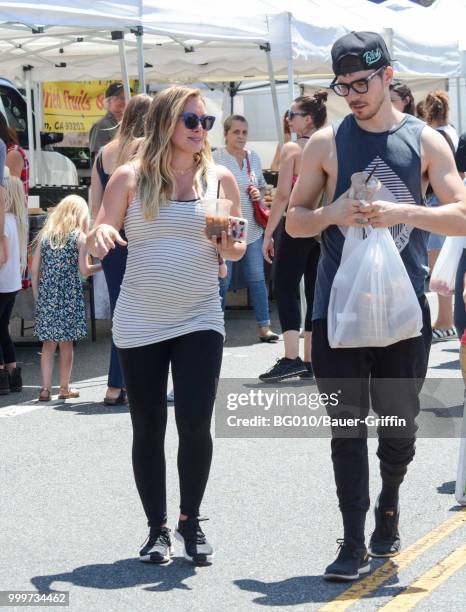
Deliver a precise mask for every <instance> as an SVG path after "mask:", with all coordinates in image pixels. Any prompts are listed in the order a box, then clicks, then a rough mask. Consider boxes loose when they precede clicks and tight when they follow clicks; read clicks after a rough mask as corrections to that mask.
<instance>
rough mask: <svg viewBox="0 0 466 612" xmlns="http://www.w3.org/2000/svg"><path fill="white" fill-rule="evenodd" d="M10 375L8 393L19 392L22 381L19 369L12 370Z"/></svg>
mask: <svg viewBox="0 0 466 612" xmlns="http://www.w3.org/2000/svg"><path fill="white" fill-rule="evenodd" d="M9 375H10V391H14V392H19V391H22V390H23V379H22V377H21V368H13V370H12V371H11V372H10V373H9Z"/></svg>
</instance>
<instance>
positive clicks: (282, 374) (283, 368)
mask: <svg viewBox="0 0 466 612" xmlns="http://www.w3.org/2000/svg"><path fill="white" fill-rule="evenodd" d="M306 372H307V368H306V366H305V365H304V361H303V360H302V359H301V357H296V359H288V357H282V358H281V359H277V361H276V362H275V365H273V366H272V367H271V368H270V370H267V372H264V374H261V375H260V376H259V379H260V380H262V381H263V382H271V383H273V382H279V381H280V380H285V379H287V378H295V377H296V376H299V375H300V374H305V373H306Z"/></svg>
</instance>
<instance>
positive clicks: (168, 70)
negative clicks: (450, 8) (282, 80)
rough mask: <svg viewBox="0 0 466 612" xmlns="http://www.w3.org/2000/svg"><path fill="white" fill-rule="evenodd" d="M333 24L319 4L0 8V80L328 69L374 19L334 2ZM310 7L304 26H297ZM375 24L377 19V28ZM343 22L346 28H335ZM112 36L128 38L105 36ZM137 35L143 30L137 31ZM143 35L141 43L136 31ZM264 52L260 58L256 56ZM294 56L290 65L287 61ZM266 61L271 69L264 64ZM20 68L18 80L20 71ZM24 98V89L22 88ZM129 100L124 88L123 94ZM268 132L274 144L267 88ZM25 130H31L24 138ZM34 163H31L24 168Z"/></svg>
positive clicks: (372, 11)
mask: <svg viewBox="0 0 466 612" xmlns="http://www.w3.org/2000/svg"><path fill="white" fill-rule="evenodd" d="M335 3H336V4H337V5H338V11H339V18H340V21H339V22H337V23H336V24H335V19H334V12H333V10H332V11H329V5H328V3H327V2H325V1H324V0H309V1H308V2H306V1H305V0H293V2H292V3H291V8H292V9H293V11H294V12H295V13H296V15H295V14H292V13H290V12H288V9H289V8H290V6H289V5H288V4H285V3H284V2H283V0H276V1H275V2H268V1H266V0H237V2H236V3H235V5H234V7H230V6H225V5H221V4H216V3H213V2H212V1H211V0H198V2H197V3H196V14H193V13H192V12H191V11H192V8H191V5H190V4H189V3H188V2H186V0H126V1H125V2H113V1H109V0H95V1H94V2H91V1H89V0H77V2H76V4H75V6H73V7H66V6H63V4H62V3H61V2H60V1H59V0H49V1H48V2H46V3H44V4H41V5H40V6H38V5H36V4H32V3H31V2H23V1H21V0H16V1H13V2H0V31H1V40H0V53H2V74H3V76H8V77H10V78H13V79H15V80H16V81H20V82H22V83H25V82H26V84H28V85H29V84H30V83H31V82H34V81H36V82H38V81H44V80H88V79H96V78H120V77H121V75H123V80H124V82H126V83H127V80H128V75H131V76H136V75H139V79H140V82H142V83H144V79H145V78H150V79H153V80H157V81H183V80H184V81H193V80H203V81H219V80H221V81H232V80H235V81H236V80H244V79H247V78H255V79H257V78H264V77H265V78H267V77H268V78H269V79H270V81H271V82H272V84H273V83H274V74H280V75H287V77H288V80H289V82H290V84H291V86H290V88H289V97H290V99H291V98H293V97H294V96H293V89H292V83H293V78H294V75H295V74H304V73H307V74H313V73H320V72H328V71H329V62H328V59H329V50H330V46H331V44H332V42H333V41H334V40H335V39H336V38H338V36H341V35H342V34H344V33H345V32H346V31H347V30H348V28H349V29H352V28H356V27H360V28H361V27H364V28H365V29H375V27H376V25H377V24H376V22H377V19H376V16H377V17H378V16H379V15H380V11H377V10H376V7H373V6H372V5H370V8H369V9H368V8H367V6H366V5H367V3H366V1H365V0H353V2H351V5H353V4H354V5H358V7H359V8H358V10H356V9H355V8H354V7H353V6H352V8H351V10H349V11H348V10H347V8H346V5H347V4H348V3H347V2H344V1H343V0H335ZM310 8H311V9H312V15H313V18H312V23H307V22H305V21H304V19H305V17H306V15H307V14H308V12H309V9H310ZM379 21H380V20H379ZM340 23H344V24H345V26H343V25H340ZM113 28H116V29H117V30H118V31H119V32H123V33H127V35H126V41H124V40H123V34H118V33H115V31H114V32H112V34H110V32H109V30H112V29H113ZM141 28H142V29H141ZM142 31H143V32H144V41H143V40H142V36H141V33H142ZM264 51H265V53H264ZM294 56H296V58H297V61H296V64H293V62H294ZM272 58H273V62H274V64H275V65H273V64H272ZM24 66H26V67H27V70H26V71H24V72H23V67H24ZM27 89H28V90H29V89H30V87H27ZM126 91H127V93H128V94H129V87H128V86H127V87H126ZM272 93H273V94H274V95H273V102H274V109H275V118H276V128H277V135H278V138H279V140H281V138H282V134H281V126H280V119H279V115H278V106H277V100H276V95H275V92H274V88H272ZM30 132H32V130H30ZM32 165H34V160H32Z"/></svg>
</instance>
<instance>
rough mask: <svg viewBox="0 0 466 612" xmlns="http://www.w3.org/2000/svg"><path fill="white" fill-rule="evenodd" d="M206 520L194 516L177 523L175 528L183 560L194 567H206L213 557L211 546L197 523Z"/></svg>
mask: <svg viewBox="0 0 466 612" xmlns="http://www.w3.org/2000/svg"><path fill="white" fill-rule="evenodd" d="M207 520H208V519H206V518H198V517H197V516H194V517H192V518H188V519H186V520H185V521H178V525H177V526H176V528H175V538H176V539H177V540H179V541H180V542H181V543H182V544H183V547H184V550H183V555H184V558H185V559H187V560H188V561H192V562H193V563H194V564H196V565H208V564H209V562H210V560H211V559H212V557H213V556H214V551H213V550H212V546H211V545H210V544H209V542H207V539H206V537H205V533H204V532H203V531H202V529H201V526H200V525H199V521H207Z"/></svg>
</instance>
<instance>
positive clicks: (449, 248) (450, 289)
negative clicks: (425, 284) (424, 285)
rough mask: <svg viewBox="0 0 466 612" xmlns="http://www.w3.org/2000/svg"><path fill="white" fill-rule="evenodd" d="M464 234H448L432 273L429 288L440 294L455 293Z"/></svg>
mask: <svg viewBox="0 0 466 612" xmlns="http://www.w3.org/2000/svg"><path fill="white" fill-rule="evenodd" d="M464 242H465V240H464V237H463V236H448V237H447V238H446V239H445V242H444V243H443V246H442V248H441V249H440V253H439V255H438V257H437V261H436V262H435V266H434V268H433V270H432V272H431V275H430V283H429V288H430V290H431V291H435V293H439V294H440V295H453V294H454V293H455V279H456V271H457V270H458V264H459V263H460V259H461V254H462V252H463V247H464Z"/></svg>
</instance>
